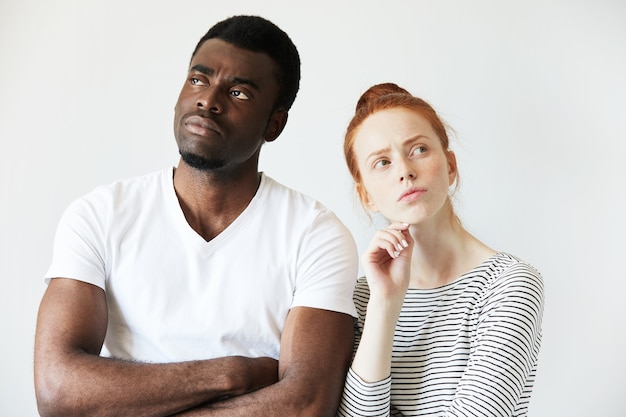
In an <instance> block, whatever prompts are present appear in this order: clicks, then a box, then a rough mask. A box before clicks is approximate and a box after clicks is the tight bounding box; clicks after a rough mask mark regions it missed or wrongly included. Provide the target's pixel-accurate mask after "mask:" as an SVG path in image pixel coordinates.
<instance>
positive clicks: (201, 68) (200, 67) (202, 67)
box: [190, 64, 260, 91]
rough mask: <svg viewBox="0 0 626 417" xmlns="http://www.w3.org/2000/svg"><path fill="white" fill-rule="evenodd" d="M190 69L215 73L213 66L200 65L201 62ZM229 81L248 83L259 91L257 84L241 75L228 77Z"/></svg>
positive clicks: (203, 72) (204, 72) (206, 73)
mask: <svg viewBox="0 0 626 417" xmlns="http://www.w3.org/2000/svg"><path fill="white" fill-rule="evenodd" d="M190 71H198V72H200V73H202V74H205V75H213V74H215V70H214V69H213V68H210V67H207V66H206V65H202V64H196V65H194V66H193V67H191V69H190ZM229 80H230V82H232V83H233V84H244V85H248V86H250V87H252V88H254V89H255V90H257V91H259V90H260V88H259V85H258V84H257V83H256V82H254V81H252V80H250V79H248V78H243V77H229Z"/></svg>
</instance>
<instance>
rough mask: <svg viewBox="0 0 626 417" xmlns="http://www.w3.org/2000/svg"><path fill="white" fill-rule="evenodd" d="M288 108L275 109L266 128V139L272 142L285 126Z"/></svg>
mask: <svg viewBox="0 0 626 417" xmlns="http://www.w3.org/2000/svg"><path fill="white" fill-rule="evenodd" d="M287 116H288V111H287V110H274V112H272V115H271V116H270V120H269V121H268V122H267V127H266V128H265V141H266V142H272V141H273V140H274V139H276V138H277V137H278V136H279V135H280V134H281V133H282V131H283V129H284V128H285V125H286V124H287Z"/></svg>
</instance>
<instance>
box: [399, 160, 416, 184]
mask: <svg viewBox="0 0 626 417" xmlns="http://www.w3.org/2000/svg"><path fill="white" fill-rule="evenodd" d="M399 169H400V181H407V180H413V179H415V169H414V168H413V167H412V166H411V164H409V163H407V162H404V161H403V162H401V163H400V166H399Z"/></svg>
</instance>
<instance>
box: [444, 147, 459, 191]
mask: <svg viewBox="0 0 626 417" xmlns="http://www.w3.org/2000/svg"><path fill="white" fill-rule="evenodd" d="M446 157H447V159H448V186H451V185H452V184H454V181H456V176H457V167H456V155H455V154H454V152H452V151H450V150H448V153H447V156H446Z"/></svg>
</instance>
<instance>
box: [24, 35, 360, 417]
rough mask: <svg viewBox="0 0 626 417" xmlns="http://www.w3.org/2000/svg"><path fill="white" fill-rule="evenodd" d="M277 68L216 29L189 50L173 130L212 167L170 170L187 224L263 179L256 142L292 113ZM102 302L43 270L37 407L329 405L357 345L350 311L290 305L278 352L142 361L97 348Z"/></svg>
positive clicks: (289, 411) (271, 408)
mask: <svg viewBox="0 0 626 417" xmlns="http://www.w3.org/2000/svg"><path fill="white" fill-rule="evenodd" d="M275 70H276V69H275V64H274V62H273V61H272V60H271V58H269V57H268V56H267V55H265V54H262V53H256V52H251V51H248V50H243V49H240V48H237V47H235V46H233V45H231V44H228V43H226V42H223V41H221V40H217V39H211V40H208V41H206V42H205V43H204V44H203V45H202V47H201V48H200V49H199V50H198V52H197V54H196V55H195V56H194V58H193V59H192V63H191V65H190V70H189V74H188V77H187V80H186V82H185V84H184V86H183V88H182V90H181V93H180V96H179V99H178V102H177V104H176V109H175V118H174V131H175V135H176V140H177V143H178V146H179V148H180V149H181V150H184V151H187V152H190V153H192V154H194V155H197V156H200V157H202V158H205V159H214V160H215V161H216V164H217V165H216V166H218V167H217V168H215V169H213V170H210V171H209V170H206V171H203V170H198V169H196V168H193V167H191V166H189V165H188V164H187V163H185V161H183V160H182V159H181V161H180V162H179V164H178V167H177V168H176V170H175V174H174V179H173V181H174V188H175V190H176V194H177V196H178V199H179V202H180V206H181V209H182V210H183V213H184V215H185V217H186V219H187V221H188V223H189V226H190V227H191V228H192V229H193V230H195V231H196V233H198V235H200V236H202V237H203V238H204V239H205V240H207V241H209V240H211V239H213V238H214V237H215V236H217V235H218V234H219V233H220V232H221V231H223V230H224V229H225V228H226V227H227V226H228V225H229V224H230V223H231V222H232V221H233V220H234V219H235V218H237V216H238V215H239V214H240V213H241V212H242V211H243V210H244V209H245V207H246V206H247V205H248V203H249V202H250V200H251V199H252V197H253V196H254V194H255V192H256V190H257V188H258V185H259V173H258V166H257V164H258V157H259V152H260V148H261V146H262V144H263V143H264V142H266V141H272V140H274V139H276V138H277V137H278V135H279V134H280V133H281V132H282V129H283V127H284V126H285V123H286V121H287V112H286V111H284V110H275V109H274V103H275V100H276V97H277V96H278V91H279V86H278V83H277V81H276V78H275V73H276V71H275ZM107 314H108V308H107V301H106V297H105V292H104V291H103V290H102V289H101V288H98V287H95V286H93V285H91V284H87V283H84V282H81V281H77V280H74V279H64V278H61V277H59V278H56V279H53V280H52V281H51V282H50V284H49V286H48V288H47V290H46V293H45V294H44V297H43V299H42V302H41V305H40V309H39V316H38V320H37V331H36V340H35V388H36V394H37V401H38V406H39V410H40V413H41V415H42V416H81V415H88V416H122V415H132V416H172V415H178V416H251V415H256V416H285V415H289V416H324V415H329V416H330V415H334V412H335V409H336V406H337V404H338V402H339V399H340V396H341V390H342V387H343V381H344V378H345V372H346V369H347V367H348V363H349V360H350V356H351V352H352V343H353V339H352V337H353V336H352V318H351V317H350V316H348V315H345V314H341V313H336V312H331V311H326V310H320V309H315V308H305V307H297V308H293V309H292V310H291V311H290V312H289V314H288V315H287V317H286V320H285V323H284V330H283V333H282V336H281V346H280V357H279V359H278V361H276V360H274V359H272V358H245V357H239V356H231V357H223V358H215V359H207V360H198V361H192V362H182V363H168V364H154V363H150V364H148V363H139V362H130V361H123V360H118V359H112V358H104V357H100V356H99V354H100V351H101V349H102V346H103V343H104V338H105V333H106V328H107ZM329 341H332V343H329Z"/></svg>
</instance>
